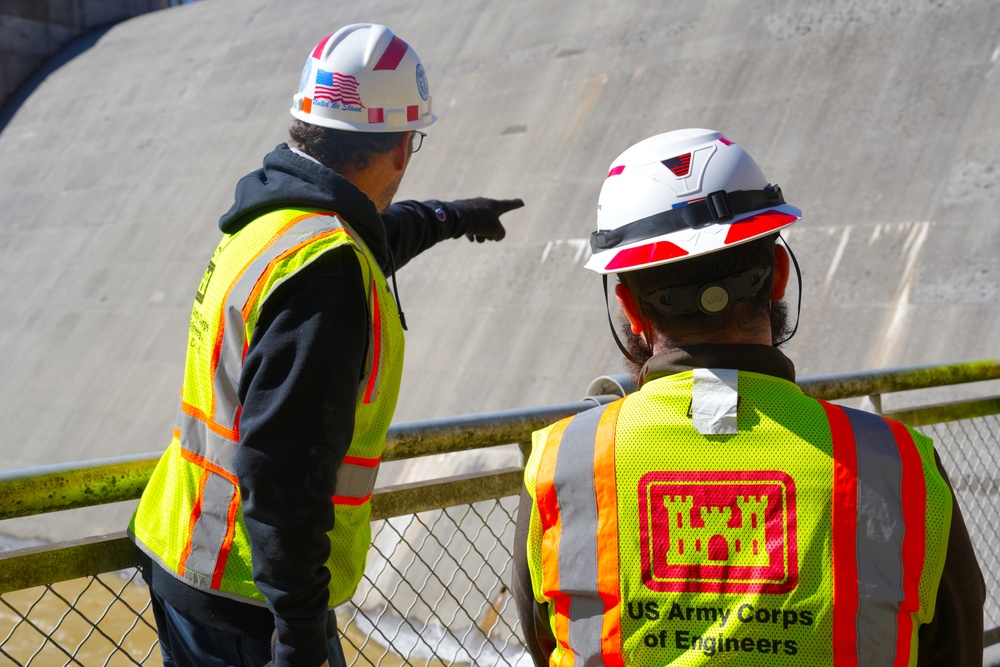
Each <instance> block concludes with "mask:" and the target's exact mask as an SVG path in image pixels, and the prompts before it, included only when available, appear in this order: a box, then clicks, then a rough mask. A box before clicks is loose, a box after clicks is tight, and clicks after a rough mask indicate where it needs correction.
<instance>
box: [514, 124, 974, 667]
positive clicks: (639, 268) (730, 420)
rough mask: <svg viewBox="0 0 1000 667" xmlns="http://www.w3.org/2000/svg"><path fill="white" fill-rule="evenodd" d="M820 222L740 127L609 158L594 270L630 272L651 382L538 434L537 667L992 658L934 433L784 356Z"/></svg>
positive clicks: (632, 327) (624, 304) (628, 320)
mask: <svg viewBox="0 0 1000 667" xmlns="http://www.w3.org/2000/svg"><path fill="white" fill-rule="evenodd" d="M801 217H802V214H801V212H800V211H799V209H798V208H796V207H794V206H792V205H790V204H788V203H787V202H786V201H785V199H784V196H783V194H782V192H781V189H780V188H778V187H777V186H776V185H774V184H772V183H771V182H769V181H768V180H767V179H766V178H765V177H764V174H763V172H762V171H761V169H760V168H759V167H758V166H757V164H756V162H755V161H754V160H753V159H752V158H751V157H750V155H749V154H748V153H747V152H746V151H744V150H743V148H741V147H740V146H739V145H738V144H736V143H735V142H733V141H732V140H731V139H729V138H727V137H726V136H725V135H723V134H721V133H719V132H714V131H711V130H705V129H686V130H677V131H673V132H667V133H664V134H659V135H656V136H654V137H651V138H648V139H646V140H644V141H641V142H639V143H637V144H636V145H634V146H632V147H631V148H629V149H628V150H626V151H625V152H624V153H622V154H621V155H620V156H619V157H618V158H617V159H615V161H614V162H612V163H611V165H610V169H609V171H608V174H607V177H606V178H605V181H604V185H603V187H602V188H601V194H600V198H599V200H598V212H597V231H595V232H594V233H593V234H592V236H591V248H592V250H593V255H592V257H591V258H590V259H589V261H588V262H587V268H589V269H591V270H593V271H595V272H597V273H599V274H602V276H603V277H604V279H605V280H607V277H608V276H609V275H612V274H614V275H616V276H617V281H616V282H617V284H616V285H615V288H614V292H615V302H616V303H617V304H618V306H619V308H620V311H621V315H620V317H619V318H617V319H618V324H619V325H620V327H621V337H622V338H624V340H623V341H619V345H620V346H621V348H622V351H623V353H624V354H625V356H626V358H627V359H628V368H629V369H630V371H631V373H632V380H633V382H634V383H635V385H636V386H637V387H638V390H637V391H635V392H633V393H629V394H627V395H626V396H625V397H624V398H622V399H619V400H616V401H613V402H610V403H607V404H605V405H601V406H599V407H596V408H594V409H592V410H589V411H586V412H583V413H580V414H578V415H576V416H574V417H571V418H568V419H565V420H563V421H560V422H558V423H556V424H554V425H552V426H549V427H548V428H545V429H543V430H541V431H538V432H536V433H535V434H534V436H533V439H532V444H533V446H532V450H531V455H530V458H529V461H528V463H527V466H526V469H525V475H524V481H525V487H524V489H523V491H522V494H521V505H520V508H519V510H518V515H517V530H516V535H515V548H514V574H513V582H512V583H513V592H514V597H515V600H516V604H517V608H518V615H519V617H520V621H521V628H522V631H523V634H524V637H525V643H526V646H527V648H528V651H529V653H530V654H531V656H532V659H533V661H534V663H535V665H537V666H539V667H541V666H542V665H553V666H554V665H566V664H576V665H589V666H592V667H593V666H597V665H613V666H616V667H623V666H625V665H631V666H635V667H645V666H650V667H652V666H655V667H661V666H662V665H688V666H693V665H709V666H710V665H714V664H726V665H747V666H748V667H750V666H757V665H810V666H815V665H855V666H859V665H869V666H882V665H884V666H885V667H890V666H893V665H921V666H924V665H960V666H963V667H968V666H972V665H976V666H978V665H980V664H982V642H983V615H982V614H983V603H984V599H985V586H984V583H983V577H982V573H981V571H980V569H979V565H978V563H977V561H976V556H975V553H974V552H973V549H972V545H971V542H970V540H969V536H968V532H967V530H966V527H965V524H964V522H963V520H962V515H961V512H960V510H959V507H958V504H957V502H956V500H955V496H954V494H953V492H952V490H951V488H950V486H949V482H948V479H947V477H946V476H945V474H944V472H943V470H942V468H941V464H940V461H939V460H938V458H937V454H936V453H935V451H934V447H933V443H932V441H931V440H930V439H929V438H928V437H926V436H924V435H922V434H921V433H919V432H917V431H915V430H913V429H910V428H907V427H906V426H904V425H903V424H901V423H899V422H895V421H892V420H890V419H885V418H882V417H880V416H878V415H874V414H870V413H867V412H862V411H859V410H854V409H850V408H846V407H842V406H839V405H833V404H831V403H827V402H824V401H818V400H815V399H812V398H810V397H808V396H805V395H804V394H803V393H802V391H801V390H800V389H799V387H798V386H797V385H796V384H795V369H794V367H793V365H792V362H791V361H790V360H789V359H788V358H787V357H786V356H785V355H784V354H783V353H782V352H781V351H779V350H778V348H777V345H779V344H781V343H782V342H784V341H785V340H787V339H788V338H789V336H790V335H791V333H792V332H793V328H792V327H790V326H789V325H788V323H787V319H788V318H787V309H786V308H785V307H784V304H783V303H782V299H783V297H784V295H785V290H786V286H787V283H788V279H789V275H790V273H791V266H792V263H793V262H794V258H792V257H791V256H790V254H789V251H788V250H787V248H786V246H785V245H782V244H779V243H777V242H776V241H777V240H778V238H779V233H780V232H781V230H783V229H785V228H787V227H788V226H790V225H792V224H795V223H796V222H798V221H799V220H800V219H801ZM796 266H797V265H796ZM614 275H613V277H614ZM605 295H607V285H606V284H605ZM609 317H610V316H609ZM614 324H615V323H614V322H612V329H613V331H615V329H616V327H615V326H614ZM615 337H616V339H619V336H618V332H617V331H615Z"/></svg>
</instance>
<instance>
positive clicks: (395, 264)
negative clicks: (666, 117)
mask: <svg viewBox="0 0 1000 667" xmlns="http://www.w3.org/2000/svg"><path fill="white" fill-rule="evenodd" d="M280 208H318V209H323V210H328V211H334V212H336V213H337V214H338V216H339V217H340V218H341V219H342V220H343V221H344V222H345V223H346V224H347V225H348V226H349V227H350V228H351V229H352V230H353V231H355V232H356V233H357V234H359V235H360V236H361V238H362V240H363V241H364V243H365V245H366V246H368V248H369V250H370V251H371V253H372V255H373V256H374V257H375V259H376V260H377V261H378V263H379V265H380V266H381V267H382V270H383V272H385V274H386V275H387V276H389V275H391V274H392V273H393V272H394V271H395V268H399V267H402V266H403V265H405V264H406V263H407V262H409V261H410V260H411V259H412V258H413V257H415V256H416V255H418V254H419V253H421V252H423V251H424V250H426V249H428V248H430V247H431V246H433V245H434V244H435V243H437V242H439V241H442V240H444V239H446V238H458V237H459V236H462V235H463V234H464V233H465V229H467V228H468V226H469V223H470V221H471V218H472V216H474V215H475V212H474V209H472V208H471V207H467V206H465V205H463V204H461V203H457V202H440V201H428V202H415V201H406V202H401V203H398V204H394V205H392V206H391V207H390V208H389V210H388V211H387V212H386V213H385V214H384V215H382V216H379V214H378V211H377V210H376V208H375V205H374V204H373V203H372V202H371V200H369V199H368V197H367V196H365V194H364V193H362V192H361V191H360V190H359V189H358V188H356V187H355V186H354V185H353V184H351V183H350V182H349V181H348V180H347V179H345V178H344V177H342V176H340V175H339V174H337V173H336V172H334V171H331V170H330V169H327V168H326V167H324V166H322V165H320V164H319V163H317V162H315V161H313V160H311V159H310V158H307V157H305V156H303V155H301V154H298V153H296V152H295V151H293V150H291V149H290V148H289V147H288V146H287V145H285V144H281V145H279V146H278V147H277V148H276V149H275V150H274V151H272V152H271V153H269V154H268V155H267V156H266V157H265V158H264V164H263V168H261V169H258V170H257V171H255V172H253V173H251V174H249V175H247V176H245V177H244V178H243V179H241V180H240V181H239V183H238V184H237V186H236V201H235V203H234V204H233V206H232V208H231V209H230V210H229V211H228V212H227V213H226V214H225V215H223V216H222V218H221V219H220V221H219V226H220V228H221V229H222V231H223V232H225V233H233V232H236V231H238V230H239V229H242V228H243V227H245V226H246V225H248V224H250V223H251V222H252V221H253V220H255V219H256V218H258V217H260V216H261V215H263V214H265V213H267V212H269V211H272V210H276V209H280ZM368 327H369V322H368V303H367V300H366V285H364V284H363V282H362V276H361V270H360V267H359V266H358V262H357V258H356V255H355V254H354V251H353V250H351V249H350V248H349V247H346V246H345V247H342V248H338V249H335V250H333V251H331V252H328V253H326V254H324V255H323V257H322V258H321V259H319V260H317V261H315V262H313V263H312V264H311V265H310V266H308V267H306V268H304V269H303V270H301V271H300V272H298V273H296V274H295V275H294V276H293V277H292V278H291V279H289V280H288V281H286V282H285V283H283V284H282V285H281V286H279V287H278V288H276V290H275V292H274V293H273V294H271V295H270V296H269V297H268V300H267V302H266V304H265V305H264V307H263V309H262V312H261V314H260V318H259V320H258V322H257V325H256V327H255V329H254V333H253V337H252V339H251V341H250V343H249V347H248V350H247V354H246V356H245V359H244V365H243V372H242V376H241V378H240V386H239V399H240V404H241V406H242V414H241V417H240V445H239V447H238V449H237V453H236V456H235V459H234V462H233V464H234V468H235V471H236V474H237V477H238V478H239V482H240V493H241V495H242V497H243V518H244V522H245V524H246V527H247V532H248V534H249V536H250V541H251V543H252V545H253V547H252V550H253V567H254V572H253V576H254V581H255V582H256V584H257V586H258V588H259V589H260V590H261V592H263V593H264V596H265V597H266V599H267V608H263V607H259V606H254V605H249V604H244V603H241V602H238V601H236V600H232V599H228V598H224V597H221V596H218V595H214V594H210V593H205V592H202V591H200V590H197V589H194V588H191V587H189V586H187V585H186V584H184V583H183V582H180V581H179V580H177V579H175V578H174V577H173V576H172V575H170V574H169V573H167V572H166V571H165V570H163V569H160V568H159V567H158V566H154V565H153V564H152V563H151V562H150V561H149V559H148V558H145V557H144V556H143V557H142V558H141V559H142V560H143V561H144V563H143V565H144V567H143V569H144V572H145V574H146V576H147V578H148V579H150V584H151V587H152V589H153V591H154V592H155V593H156V594H157V595H158V596H159V597H161V598H162V599H164V600H166V601H167V602H168V603H170V604H171V605H172V606H173V607H175V608H176V609H177V610H179V611H180V612H181V613H183V614H185V615H186V616H188V617H189V618H191V619H192V620H194V621H196V622H197V623H199V624H203V625H205V626H207V627H210V628H215V629H219V630H223V631H230V632H237V633H241V634H244V635H246V636H248V637H251V638H253V639H256V640H260V639H266V638H268V637H270V636H271V633H272V630H274V629H277V644H276V649H275V650H276V656H275V657H276V660H275V663H276V664H278V665H280V664H290V663H294V664H317V665H318V664H320V663H322V662H323V660H325V659H326V656H327V616H328V613H327V602H328V592H327V582H328V580H329V576H330V574H329V571H328V570H327V569H326V567H325V566H324V564H325V562H326V560H327V555H328V554H329V549H330V543H329V539H328V538H327V536H326V533H327V532H328V531H329V530H330V529H332V528H333V523H334V512H333V506H332V504H331V502H330V497H331V496H333V495H334V493H335V491H336V488H335V483H336V471H337V469H338V467H339V466H340V464H341V462H342V461H343V459H344V456H345V454H346V453H347V450H348V447H349V446H350V444H351V437H352V434H353V431H354V410H355V404H356V400H357V390H358V386H359V380H360V378H361V376H362V372H363V365H364V359H365V354H366V345H367V341H368ZM140 555H141V552H140ZM345 557H347V555H346V554H345Z"/></svg>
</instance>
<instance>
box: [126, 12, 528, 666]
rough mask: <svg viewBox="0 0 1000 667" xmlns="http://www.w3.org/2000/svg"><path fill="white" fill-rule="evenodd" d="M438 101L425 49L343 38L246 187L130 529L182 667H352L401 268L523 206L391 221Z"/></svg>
mask: <svg viewBox="0 0 1000 667" xmlns="http://www.w3.org/2000/svg"><path fill="white" fill-rule="evenodd" d="M431 102H432V97H431V93H430V87H429V84H428V79H427V74H426V72H425V71H424V67H423V65H422V63H421V61H420V58H418V57H417V54H416V52H415V51H414V50H413V48H412V47H411V46H410V45H409V44H407V43H406V42H405V41H403V40H402V39H401V38H400V37H398V36H397V35H395V34H393V32H392V31H391V30H390V29H389V28H387V27H386V26H383V25H376V24H369V23H362V24H355V25H350V26H347V27H344V28H342V29H340V30H338V31H337V32H335V33H333V34H331V35H329V36H327V37H325V38H323V39H322V40H320V42H319V43H318V44H317V45H316V46H315V48H313V50H312V52H311V53H310V55H309V57H308V58H307V59H306V63H305V67H304V68H303V70H302V76H301V79H300V82H299V88H298V92H297V93H296V94H295V95H294V98H293V104H292V107H291V114H292V116H294V117H295V121H294V123H293V125H292V127H291V129H290V135H291V139H292V142H291V145H287V144H281V145H279V146H278V147H277V148H276V149H275V150H274V151H272V152H271V153H269V154H268V155H267V156H265V158H264V161H263V167H262V168H261V169H258V170H257V171H255V172H253V173H251V174H249V175H248V176H246V177H244V178H243V179H242V180H241V181H240V182H239V183H238V184H237V186H236V195H235V203H234V204H233V206H232V208H231V209H230V210H229V211H228V212H227V213H226V214H225V215H223V216H222V218H221V220H220V228H221V230H222V233H223V236H222V240H221V241H220V243H219V245H218V247H217V248H216V249H215V252H214V254H213V255H212V257H211V261H209V262H208V268H207V269H206V271H205V273H204V274H203V276H202V277H201V281H200V283H199V284H198V288H197V293H196V296H195V302H194V306H193V310H192V315H191V324H190V330H189V342H188V348H187V361H186V364H185V371H184V383H183V387H182V389H181V403H180V408H179V410H178V411H177V422H176V424H175V428H174V434H173V439H172V441H171V442H170V445H169V447H168V448H167V450H166V452H165V453H164V455H163V457H162V458H161V460H160V462H159V464H158V465H157V467H156V469H155V471H154V473H153V475H152V478H151V479H150V481H149V484H148V486H147V487H146V489H145V491H144V493H143V495H142V498H141V500H140V501H139V506H138V508H137V509H136V512H135V515H134V517H133V520H132V522H131V524H130V526H129V533H130V535H131V537H132V539H133V540H134V542H135V543H136V545H137V547H138V553H139V558H140V562H141V564H142V567H141V569H142V572H143V576H144V577H145V579H146V581H147V582H149V584H150V591H151V597H152V602H153V611H154V615H155V617H156V623H157V628H158V631H159V636H160V645H161V650H162V655H163V662H164V664H165V665H202V664H205V665H207V664H212V665H215V664H218V665H223V664H225V665H234V664H235V665H263V664H265V663H268V662H270V661H273V664H274V665H276V666H278V665H305V666H308V667H315V666H318V665H325V664H330V665H344V656H343V651H342V649H341V645H340V637H339V631H338V629H337V623H336V616H335V615H334V613H333V608H334V607H335V606H337V605H340V604H342V603H344V602H346V601H348V600H349V599H350V598H351V596H352V595H353V594H354V591H355V589H356V588H357V585H358V582H359V581H360V579H361V577H362V574H363V572H364V565H365V555H366V553H367V551H368V548H369V543H370V540H371V532H370V527H369V521H370V514H371V494H372V489H373V487H374V485H375V478H376V473H377V471H378V467H379V462H380V461H381V457H382V451H383V447H384V445H385V438H386V432H387V429H388V428H389V423H390V421H391V419H392V414H393V411H394V409H395V406H396V399H397V396H398V393H399V385H400V374H401V371H402V366H403V330H404V329H405V328H406V327H405V323H404V320H403V315H402V308H401V305H400V303H399V298H398V293H397V294H395V295H394V294H393V291H395V280H396V276H395V273H396V270H397V269H398V268H400V267H402V266H403V265H405V264H406V263H407V262H408V261H410V259H412V258H413V257H415V256H416V255H418V254H419V253H421V252H423V251H424V250H426V249H428V248H430V247H431V246H433V245H434V244H436V243H437V242H439V241H443V240H444V239H448V238H458V237H461V236H466V237H467V238H469V240H475V241H479V242H484V241H487V240H490V241H499V240H501V239H503V238H504V235H505V230H504V226H503V225H502V224H501V222H500V215H502V214H504V213H506V212H508V211H511V210H513V209H515V208H519V207H520V206H522V205H523V203H522V202H521V200H519V199H511V200H494V199H487V198H482V197H480V198H475V199H468V200H459V201H453V202H443V201H436V200H432V201H426V202H416V201H405V202H400V203H397V204H393V203H392V199H393V196H394V195H395V193H396V189H397V188H398V186H399V183H400V181H401V179H402V178H403V174H404V172H405V171H406V169H407V167H408V166H409V164H410V160H411V158H412V157H413V154H414V153H416V152H417V151H419V150H420V148H421V146H422V143H423V140H424V137H425V134H424V132H423V130H425V129H426V128H427V127H428V126H429V125H431V123H433V122H434V121H435V116H434V113H433V111H432V104H431ZM389 280H391V281H392V285H393V290H392V291H390V289H389V282H388V281H389Z"/></svg>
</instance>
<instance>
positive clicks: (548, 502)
mask: <svg viewBox="0 0 1000 667" xmlns="http://www.w3.org/2000/svg"><path fill="white" fill-rule="evenodd" d="M569 422H570V420H569V419H564V420H562V421H560V422H558V423H557V424H556V425H555V426H554V427H553V428H552V430H551V431H550V432H549V436H548V438H547V439H546V440H545V444H544V449H543V450H542V458H541V462H540V465H539V468H538V477H537V478H536V480H535V501H536V503H537V505H538V516H539V518H540V519H541V522H542V593H543V594H544V595H546V596H549V597H552V596H555V598H556V599H555V601H554V602H555V604H554V611H555V628H554V632H555V639H556V641H557V642H559V644H560V645H561V646H564V647H566V646H569V598H568V597H566V596H560V595H558V593H559V541H560V538H561V537H562V519H561V517H560V516H559V501H558V498H557V496H556V487H555V472H556V459H557V458H558V454H559V443H560V442H561V440H562V434H563V431H565V430H566V426H567V425H568V424H569ZM563 653H566V651H563ZM571 660H572V659H571ZM569 664H572V662H570V663H569Z"/></svg>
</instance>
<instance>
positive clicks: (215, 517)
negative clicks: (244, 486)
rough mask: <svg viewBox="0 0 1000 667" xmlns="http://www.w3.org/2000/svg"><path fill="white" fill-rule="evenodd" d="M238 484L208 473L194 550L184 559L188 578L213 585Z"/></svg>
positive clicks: (202, 584) (192, 546)
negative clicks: (231, 504) (231, 503)
mask: <svg viewBox="0 0 1000 667" xmlns="http://www.w3.org/2000/svg"><path fill="white" fill-rule="evenodd" d="M236 492H237V491H236V487H235V486H233V485H232V484H231V483H230V482H229V480H227V479H225V478H223V477H220V476H219V475H215V474H209V476H208V481H207V482H206V483H205V492H204V493H203V494H202V497H201V514H200V515H199V516H198V523H197V524H196V525H195V527H194V534H193V535H192V536H191V553H190V554H189V555H188V558H187V560H186V561H185V562H184V567H185V572H184V578H185V579H197V580H199V584H200V586H201V587H203V588H206V589H207V588H210V587H211V585H212V575H213V573H214V572H215V566H216V563H218V561H219V554H220V553H221V552H222V544H223V541H224V540H225V539H226V532H227V531H226V526H227V525H228V524H229V521H228V517H229V504H230V502H231V501H232V499H233V495H234V494H235V493H236Z"/></svg>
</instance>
